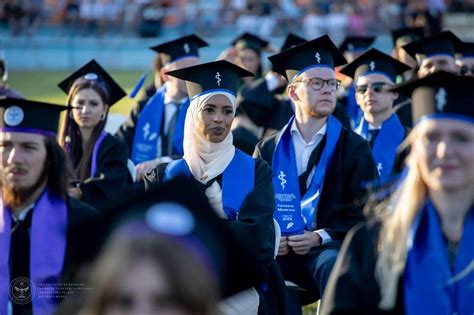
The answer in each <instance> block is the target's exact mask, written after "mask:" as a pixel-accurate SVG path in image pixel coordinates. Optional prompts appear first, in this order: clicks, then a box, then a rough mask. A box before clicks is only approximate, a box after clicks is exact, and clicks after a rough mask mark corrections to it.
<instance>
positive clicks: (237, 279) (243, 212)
mask: <svg viewBox="0 0 474 315" xmlns="http://www.w3.org/2000/svg"><path fill="white" fill-rule="evenodd" d="M166 166H167V164H165V163H163V164H160V165H158V166H157V168H155V169H154V170H153V171H151V172H150V173H148V174H147V175H146V177H145V182H146V186H147V190H150V189H159V186H158V187H156V186H155V184H156V183H161V182H162V181H163V177H164V174H165V168H166ZM272 176H273V173H272V170H271V169H270V167H269V166H268V164H267V163H266V162H265V161H263V160H261V159H257V160H256V162H255V183H254V188H253V190H252V191H251V192H250V193H249V194H248V195H247V196H246V197H245V199H244V201H243V202H242V205H241V206H240V209H239V214H238V219H237V220H222V221H223V222H224V223H225V224H226V225H228V228H229V230H230V231H232V234H233V235H234V237H235V238H236V239H237V240H238V241H239V243H240V244H242V250H238V251H236V250H233V251H232V257H233V259H231V261H233V263H234V264H233V266H230V267H229V269H228V272H227V274H226V279H225V280H224V281H223V282H224V287H223V288H222V289H223V296H224V297H228V296H230V295H232V294H235V293H237V292H239V291H242V290H244V289H246V288H249V287H255V288H256V289H257V291H258V292H259V294H260V296H261V305H260V310H259V314H284V310H285V306H284V303H285V302H284V301H285V295H284V294H285V293H284V291H282V288H283V287H284V282H283V281H284V280H283V277H282V276H281V273H280V271H279V269H278V267H277V265H276V261H275V260H274V258H273V256H274V249H275V229H274V224H273V210H274V207H275V205H274V196H273V195H274V192H273V185H272ZM216 180H217V181H218V183H219V184H220V186H221V187H222V175H219V176H218V177H217V178H216ZM242 180H245V179H244V178H242ZM189 181H190V182H191V184H190V185H191V186H192V185H194V186H198V187H201V189H202V192H203V193H204V191H205V189H207V187H208V186H207V185H203V184H201V183H200V182H199V181H197V180H196V179H194V178H193V177H191V178H189ZM155 187H156V188H155ZM183 192H184V191H183ZM221 282H222V281H221ZM264 282H266V283H267V284H268V290H262V284H263V283H264Z"/></svg>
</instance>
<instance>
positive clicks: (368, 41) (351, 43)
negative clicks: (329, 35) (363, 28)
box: [339, 36, 375, 53]
mask: <svg viewBox="0 0 474 315" xmlns="http://www.w3.org/2000/svg"><path fill="white" fill-rule="evenodd" d="M374 41H375V37H374V36H347V37H346V38H345V39H344V41H343V42H342V43H341V44H340V45H339V50H340V51H341V52H343V53H344V52H346V51H348V52H356V51H365V50H367V49H369V47H370V46H371V45H372V44H373V43H374Z"/></svg>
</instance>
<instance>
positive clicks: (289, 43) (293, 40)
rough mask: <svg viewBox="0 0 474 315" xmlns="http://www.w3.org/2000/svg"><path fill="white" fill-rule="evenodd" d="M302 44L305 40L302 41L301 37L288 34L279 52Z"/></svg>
mask: <svg viewBox="0 0 474 315" xmlns="http://www.w3.org/2000/svg"><path fill="white" fill-rule="evenodd" d="M304 42H306V39H304V38H303V37H300V36H298V35H296V34H293V33H289V34H288V35H287V36H286V38H285V41H284V42H283V45H282V46H281V48H280V52H282V51H285V50H287V49H290V48H292V47H294V46H298V45H301V44H303V43H304Z"/></svg>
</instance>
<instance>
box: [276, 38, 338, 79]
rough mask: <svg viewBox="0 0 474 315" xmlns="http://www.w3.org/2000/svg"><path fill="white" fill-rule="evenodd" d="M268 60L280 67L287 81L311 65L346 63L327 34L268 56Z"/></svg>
mask: <svg viewBox="0 0 474 315" xmlns="http://www.w3.org/2000/svg"><path fill="white" fill-rule="evenodd" d="M268 59H269V60H270V62H271V63H272V64H273V65H274V66H276V67H277V69H281V70H280V71H281V72H280V73H281V74H284V75H285V76H286V78H287V79H288V81H290V80H291V79H292V78H293V77H295V76H297V75H299V74H300V73H302V72H303V71H305V70H307V69H309V68H312V67H327V68H333V69H334V67H337V66H341V65H343V64H346V63H347V60H346V58H344V56H343V55H342V53H341V52H340V51H339V49H337V47H336V45H334V43H333V42H332V41H331V39H330V38H329V36H327V35H324V36H321V37H319V38H316V39H313V40H310V41H307V42H305V43H303V44H300V45H298V46H295V47H293V48H290V49H287V50H285V51H282V52H280V53H278V54H275V55H273V56H270V57H268Z"/></svg>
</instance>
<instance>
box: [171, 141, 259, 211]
mask: <svg viewBox="0 0 474 315" xmlns="http://www.w3.org/2000/svg"><path fill="white" fill-rule="evenodd" d="M180 175H181V176H187V177H192V174H191V171H190V170H189V167H188V164H186V161H185V160H184V159H179V160H174V161H172V162H170V163H169V164H168V165H167V166H166V169H165V176H164V178H163V181H164V182H166V181H168V180H171V179H173V178H176V177H178V176H180ZM243 179H245V180H243ZM254 181H255V160H254V159H253V158H252V157H251V156H249V155H247V154H245V153H244V152H242V151H240V150H238V149H235V155H234V157H233V158H232V161H231V162H230V164H229V165H228V166H227V167H226V169H225V170H224V173H222V207H223V208H224V211H225V213H226V215H227V218H228V219H229V220H236V219H237V217H238V213H239V209H240V206H241V205H242V202H243V201H244V199H245V197H246V196H247V195H248V194H249V193H250V192H251V191H252V190H253V188H254Z"/></svg>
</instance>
